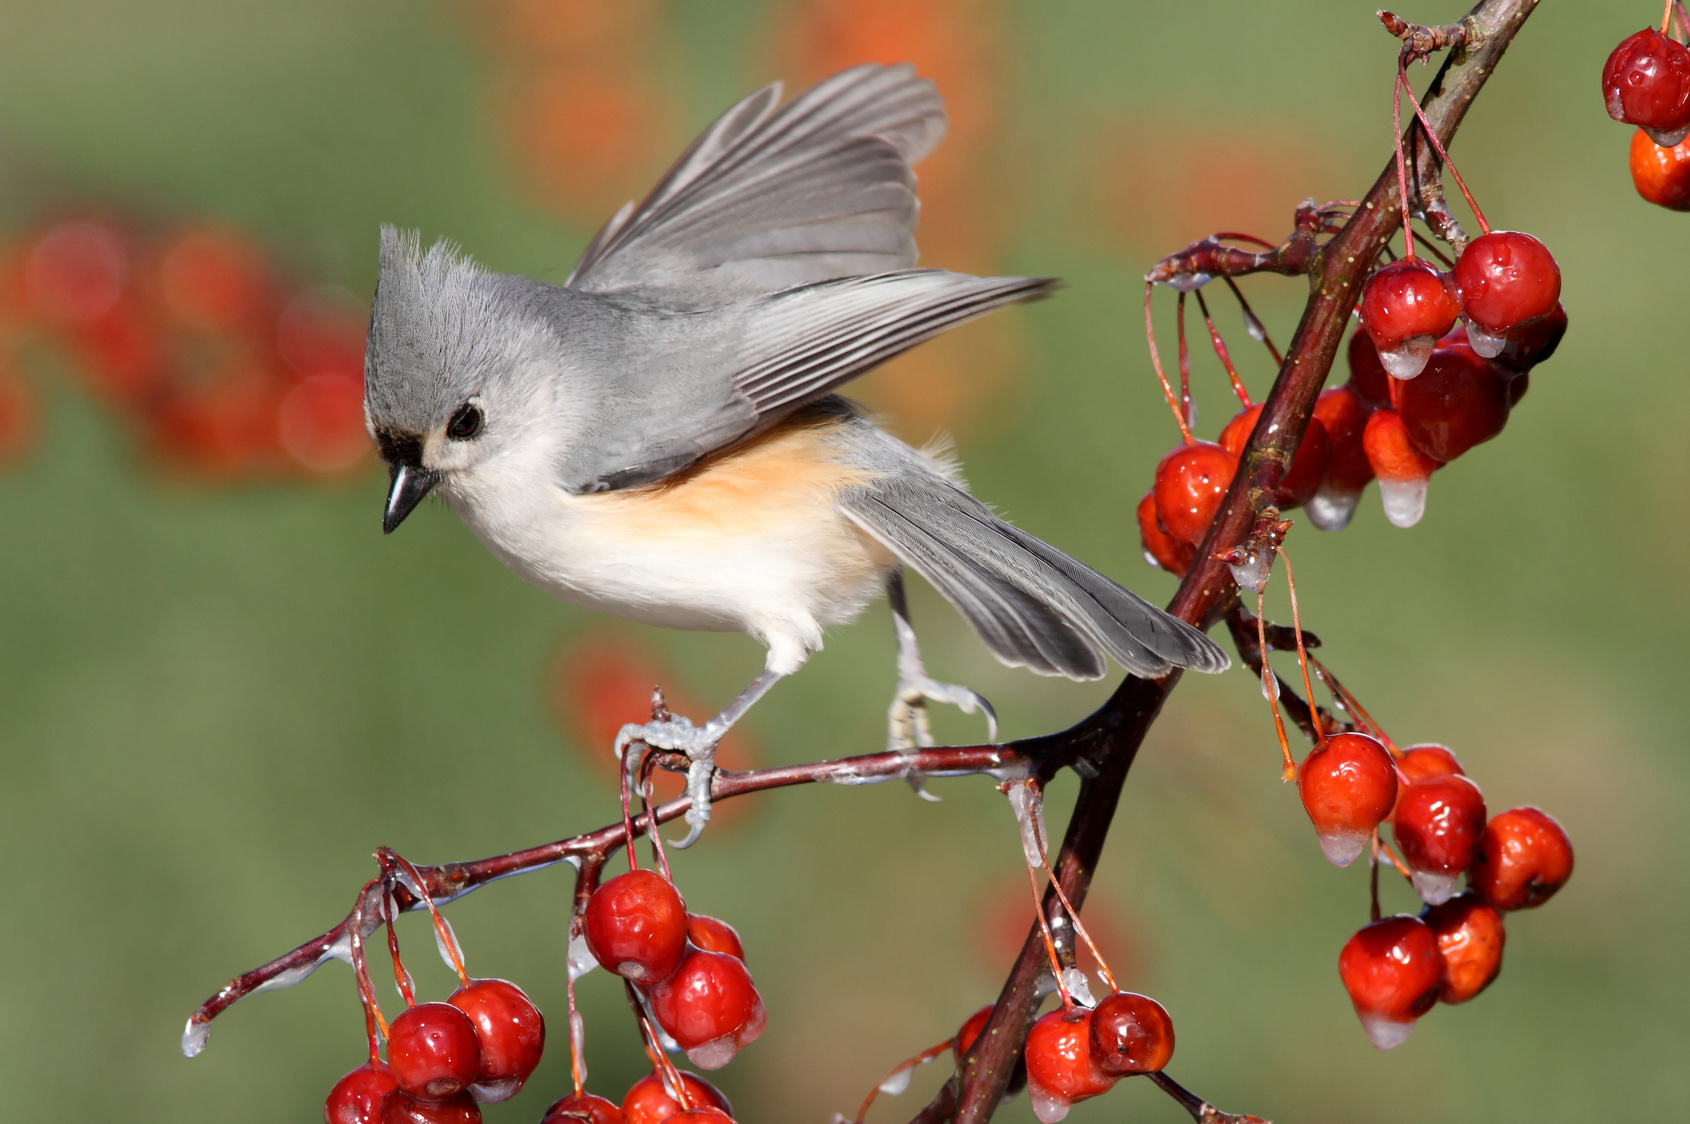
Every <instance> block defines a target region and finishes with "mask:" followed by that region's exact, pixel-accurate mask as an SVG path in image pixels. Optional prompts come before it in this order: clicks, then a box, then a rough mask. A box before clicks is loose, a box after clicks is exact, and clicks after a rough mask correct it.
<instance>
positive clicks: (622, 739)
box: [616, 714, 726, 850]
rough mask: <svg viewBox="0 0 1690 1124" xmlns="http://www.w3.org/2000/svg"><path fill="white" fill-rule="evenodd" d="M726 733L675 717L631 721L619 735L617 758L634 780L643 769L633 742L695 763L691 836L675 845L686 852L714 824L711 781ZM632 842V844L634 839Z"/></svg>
mask: <svg viewBox="0 0 1690 1124" xmlns="http://www.w3.org/2000/svg"><path fill="white" fill-rule="evenodd" d="M724 733H726V730H725V729H717V728H716V723H714V722H707V723H705V724H704V725H703V726H695V725H693V722H692V720H691V719H690V718H686V717H683V716H681V715H679V714H674V715H670V716H669V717H667V718H661V719H656V720H653V721H651V722H647V723H644V724H643V725H642V724H639V723H632V722H631V723H629V724H628V725H626V726H624V727H622V731H621V733H619V734H617V735H616V756H617V757H619V758H621V759H622V764H623V768H624V769H626V770H628V772H629V777H630V779H632V776H633V771H634V770H635V769H638V768H639V761H638V760H630V759H629V757H628V752H627V750H628V746H629V745H630V744H632V743H633V742H644V743H645V744H646V745H648V746H650V747H651V748H652V749H666V750H670V751H672V752H675V753H683V754H685V755H686V757H687V759H688V760H689V761H690V762H691V765H689V766H688V768H687V796H688V797H690V798H691V800H692V806H691V807H690V808H688V809H687V811H686V816H685V819H686V821H687V834H686V835H685V836H684V837H683V838H681V839H677V840H675V842H674V845H675V846H676V847H678V848H681V849H683V850H684V849H685V848H687V847H690V846H692V845H693V844H694V843H696V842H698V837H699V836H700V835H702V834H703V832H704V825H705V824H707V823H709V822H710V782H711V780H712V778H713V777H714V776H715V773H716V746H717V743H719V742H720V741H721V740H722V735H723V734H724ZM653 830H656V829H655V828H653ZM629 843H630V845H632V840H630V841H629Z"/></svg>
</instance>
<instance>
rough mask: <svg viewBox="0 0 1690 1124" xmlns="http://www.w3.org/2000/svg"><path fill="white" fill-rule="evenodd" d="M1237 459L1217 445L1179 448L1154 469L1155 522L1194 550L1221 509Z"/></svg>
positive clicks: (1191, 445)
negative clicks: (1193, 547)
mask: <svg viewBox="0 0 1690 1124" xmlns="http://www.w3.org/2000/svg"><path fill="white" fill-rule="evenodd" d="M1237 467H1238V459H1237V458H1236V457H1234V456H1233V455H1232V454H1231V453H1229V452H1227V451H1226V450H1225V449H1223V448H1221V447H1220V446H1219V445H1216V444H1213V443H1211V442H1208V441H1193V442H1192V443H1191V444H1189V445H1180V446H1178V447H1177V448H1175V449H1174V450H1173V451H1171V452H1170V453H1168V455H1167V456H1165V457H1163V458H1162V460H1161V463H1159V464H1158V465H1157V466H1156V492H1155V495H1156V519H1157V521H1158V522H1159V523H1160V524H1161V525H1162V528H1163V529H1164V530H1165V531H1167V532H1168V534H1170V535H1172V536H1173V537H1174V538H1176V539H1178V540H1179V541H1180V542H1184V543H1190V544H1191V545H1193V546H1196V545H1197V544H1198V543H1200V542H1202V541H1203V536H1204V535H1205V534H1207V533H1208V531H1209V524H1210V523H1213V522H1214V521H1215V515H1216V513H1217V512H1219V511H1220V509H1221V500H1222V499H1223V498H1224V497H1225V496H1226V489H1227V486H1228V485H1230V484H1231V483H1232V474H1233V472H1234V471H1235V470H1236V469H1237Z"/></svg>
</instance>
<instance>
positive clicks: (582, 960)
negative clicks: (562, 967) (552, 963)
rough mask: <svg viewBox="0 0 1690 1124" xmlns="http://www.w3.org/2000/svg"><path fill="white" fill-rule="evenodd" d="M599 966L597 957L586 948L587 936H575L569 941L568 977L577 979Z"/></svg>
mask: <svg viewBox="0 0 1690 1124" xmlns="http://www.w3.org/2000/svg"><path fill="white" fill-rule="evenodd" d="M598 966H599V962H598V960H597V959H595V958H594V957H593V954H592V952H591V951H590V950H589V949H588V948H587V938H586V937H585V936H584V935H583V936H579V937H575V938H574V939H572V940H571V941H570V942H569V978H570V979H572V980H578V979H580V978H581V977H582V976H584V975H586V974H587V973H588V972H591V971H592V970H593V969H594V968H597V967H598Z"/></svg>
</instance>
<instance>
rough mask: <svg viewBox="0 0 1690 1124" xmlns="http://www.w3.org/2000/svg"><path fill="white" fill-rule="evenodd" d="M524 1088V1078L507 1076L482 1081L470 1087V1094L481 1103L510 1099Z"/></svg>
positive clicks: (493, 1102)
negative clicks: (495, 1079)
mask: <svg viewBox="0 0 1690 1124" xmlns="http://www.w3.org/2000/svg"><path fill="white" fill-rule="evenodd" d="M521 1090H522V1078H520V1077H506V1078H504V1079H503V1080H501V1081H482V1082H479V1083H477V1084H474V1085H471V1086H470V1087H469V1095H470V1096H472V1097H474V1098H475V1099H476V1100H477V1101H478V1102H480V1103H481V1104H499V1103H500V1102H502V1101H508V1100H510V1099H511V1098H512V1097H514V1096H516V1095H517V1093H519V1092H521Z"/></svg>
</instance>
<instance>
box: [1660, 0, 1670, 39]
mask: <svg viewBox="0 0 1690 1124" xmlns="http://www.w3.org/2000/svg"><path fill="white" fill-rule="evenodd" d="M1671 33H1672V0H1666V5H1665V6H1664V7H1663V8H1662V9H1661V34H1662V35H1670V34H1671Z"/></svg>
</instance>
